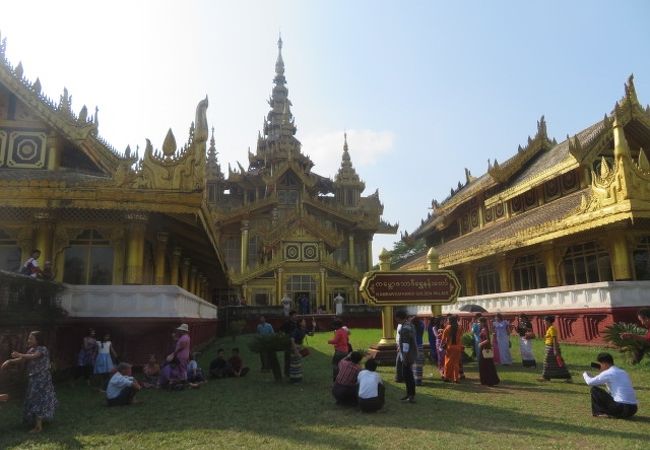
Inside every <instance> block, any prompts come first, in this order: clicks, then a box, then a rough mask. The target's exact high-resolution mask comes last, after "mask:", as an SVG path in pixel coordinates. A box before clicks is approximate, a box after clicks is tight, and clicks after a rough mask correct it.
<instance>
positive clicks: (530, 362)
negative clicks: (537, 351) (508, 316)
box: [516, 314, 537, 367]
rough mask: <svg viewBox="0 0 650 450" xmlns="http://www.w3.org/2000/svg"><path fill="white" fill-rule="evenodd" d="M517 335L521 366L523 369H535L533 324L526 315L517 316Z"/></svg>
mask: <svg viewBox="0 0 650 450" xmlns="http://www.w3.org/2000/svg"><path fill="white" fill-rule="evenodd" d="M516 331H517V334H518V335H519V350H520V352H521V364H522V365H523V366H524V367H537V362H536V361H535V355H533V339H534V338H535V333H533V324H532V323H531V322H530V320H529V319H528V316H527V315H526V314H519V323H518V324H517V328H516Z"/></svg>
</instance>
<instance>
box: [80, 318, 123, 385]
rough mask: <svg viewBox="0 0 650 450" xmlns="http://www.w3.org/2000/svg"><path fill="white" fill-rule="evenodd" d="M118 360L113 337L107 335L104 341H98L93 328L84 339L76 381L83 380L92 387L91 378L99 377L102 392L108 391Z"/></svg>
mask: <svg viewBox="0 0 650 450" xmlns="http://www.w3.org/2000/svg"><path fill="white" fill-rule="evenodd" d="M117 358H118V356H117V353H116V352H115V348H114V347H113V343H112V342H111V335H110V334H109V333H105V334H104V337H103V339H102V340H97V339H96V333H95V330H94V329H92V328H91V329H90V330H88V334H87V335H86V336H84V338H83V339H82V343H81V349H80V350H79V353H78V354H77V366H76V368H75V379H79V378H83V379H84V380H86V383H87V384H88V385H90V383H91V378H92V377H93V376H97V377H99V378H101V386H102V390H106V385H107V383H108V380H109V378H110V376H111V375H112V374H113V372H114V367H115V363H117V362H118V361H117Z"/></svg>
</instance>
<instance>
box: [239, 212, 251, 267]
mask: <svg viewBox="0 0 650 450" xmlns="http://www.w3.org/2000/svg"><path fill="white" fill-rule="evenodd" d="M248 225H249V222H248V220H242V222H241V273H245V272H246V270H247V268H248Z"/></svg>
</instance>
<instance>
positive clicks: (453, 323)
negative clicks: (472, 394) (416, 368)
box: [442, 316, 463, 383]
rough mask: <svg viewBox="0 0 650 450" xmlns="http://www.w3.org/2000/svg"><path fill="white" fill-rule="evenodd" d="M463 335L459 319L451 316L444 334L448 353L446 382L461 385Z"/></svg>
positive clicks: (446, 354) (443, 340) (443, 337)
mask: <svg viewBox="0 0 650 450" xmlns="http://www.w3.org/2000/svg"><path fill="white" fill-rule="evenodd" d="M462 334H463V333H462V330H461V329H460V327H459V326H458V317H456V316H451V317H450V318H449V325H447V326H446V327H445V330H444V331H443V332H442V345H443V346H444V348H445V351H446V353H445V372H444V375H443V376H444V381H452V382H454V383H460V358H461V355H462V353H463V344H462V343H461V336H462Z"/></svg>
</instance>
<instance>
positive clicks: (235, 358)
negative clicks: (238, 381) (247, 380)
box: [227, 348, 250, 378]
mask: <svg viewBox="0 0 650 450" xmlns="http://www.w3.org/2000/svg"><path fill="white" fill-rule="evenodd" d="M249 370H250V369H249V368H248V367H245V366H244V360H243V359H241V356H239V349H238V348H233V349H232V350H231V354H230V358H229V359H228V366H227V372H228V376H229V377H235V378H241V377H245V376H246V374H247V373H248V371H249Z"/></svg>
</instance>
